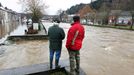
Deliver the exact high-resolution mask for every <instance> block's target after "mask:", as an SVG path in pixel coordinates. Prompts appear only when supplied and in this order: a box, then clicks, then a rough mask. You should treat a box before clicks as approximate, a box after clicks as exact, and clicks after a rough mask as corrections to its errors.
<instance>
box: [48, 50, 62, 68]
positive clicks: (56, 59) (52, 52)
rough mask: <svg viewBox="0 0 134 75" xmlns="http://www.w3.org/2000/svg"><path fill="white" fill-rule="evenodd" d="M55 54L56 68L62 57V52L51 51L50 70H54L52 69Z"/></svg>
mask: <svg viewBox="0 0 134 75" xmlns="http://www.w3.org/2000/svg"><path fill="white" fill-rule="evenodd" d="M54 53H56V54H55V67H58V64H59V59H60V56H61V50H50V69H52V67H53V57H54Z"/></svg>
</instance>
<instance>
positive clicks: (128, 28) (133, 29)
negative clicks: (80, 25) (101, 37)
mask: <svg viewBox="0 0 134 75" xmlns="http://www.w3.org/2000/svg"><path fill="white" fill-rule="evenodd" d="M89 26H96V27H105V28H116V29H123V30H132V31H134V25H133V28H132V29H130V26H129V25H128V26H123V25H116V26H114V25H89Z"/></svg>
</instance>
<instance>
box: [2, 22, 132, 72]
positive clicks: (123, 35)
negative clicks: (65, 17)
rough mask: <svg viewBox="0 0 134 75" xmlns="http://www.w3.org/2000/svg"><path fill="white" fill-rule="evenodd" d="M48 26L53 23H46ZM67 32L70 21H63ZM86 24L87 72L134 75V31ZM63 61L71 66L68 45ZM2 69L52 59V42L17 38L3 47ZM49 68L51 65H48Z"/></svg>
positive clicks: (83, 59) (84, 51) (83, 55)
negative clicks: (50, 46)
mask: <svg viewBox="0 0 134 75" xmlns="http://www.w3.org/2000/svg"><path fill="white" fill-rule="evenodd" d="M43 24H44V25H45V27H46V28H47V29H48V27H49V26H51V25H52V24H51V23H43ZM60 27H62V28H64V30H65V32H66V34H67V31H68V29H69V27H70V25H69V24H66V23H62V24H60ZM84 27H85V38H84V42H83V47H82V49H81V68H82V70H83V71H84V72H85V73H86V75H133V74H134V65H133V63H134V32H133V31H127V30H119V29H112V28H99V27H93V26H84ZM65 42H66V38H65V39H64V41H63V49H62V55H61V61H60V64H62V66H69V61H68V60H69V59H68V52H67V49H66V48H65ZM0 49H1V50H4V51H5V52H4V54H2V55H0V69H1V70H2V69H9V68H15V67H21V66H27V65H32V64H40V63H48V62H49V57H48V55H49V42H48V41H47V40H44V41H42V40H41V41H40V40H35V41H18V42H16V43H14V44H12V45H8V46H1V48H0ZM48 68H49V66H48Z"/></svg>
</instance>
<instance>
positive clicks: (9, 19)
mask: <svg viewBox="0 0 134 75" xmlns="http://www.w3.org/2000/svg"><path fill="white" fill-rule="evenodd" d="M18 25H19V16H18V13H17V12H15V11H12V10H11V9H8V8H7V7H5V8H4V7H2V6H1V7H0V38H2V37H4V36H5V35H7V34H9V33H10V32H11V31H13V30H14V29H15V28H16V27H17V26H18Z"/></svg>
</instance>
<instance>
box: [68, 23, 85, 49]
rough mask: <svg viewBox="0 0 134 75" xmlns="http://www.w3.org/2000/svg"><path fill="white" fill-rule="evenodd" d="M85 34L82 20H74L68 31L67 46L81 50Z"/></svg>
mask: <svg viewBox="0 0 134 75" xmlns="http://www.w3.org/2000/svg"><path fill="white" fill-rule="evenodd" d="M84 34H85V31H84V27H83V26H82V25H81V24H80V22H74V23H73V24H72V27H70V29H69V31H68V35H67V41H66V48H67V49H71V50H80V49H81V47H82V41H83V38H84Z"/></svg>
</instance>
